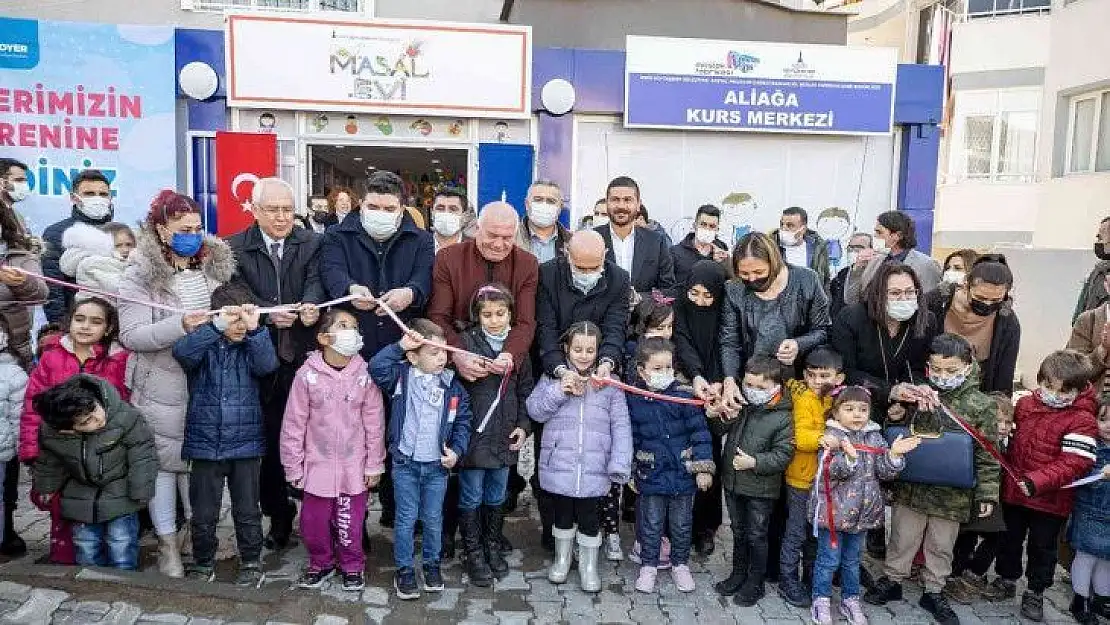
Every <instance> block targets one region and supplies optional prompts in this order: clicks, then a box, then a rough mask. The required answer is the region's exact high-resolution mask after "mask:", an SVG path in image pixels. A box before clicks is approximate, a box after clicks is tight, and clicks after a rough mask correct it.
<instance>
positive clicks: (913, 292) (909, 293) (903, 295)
mask: <svg viewBox="0 0 1110 625" xmlns="http://www.w3.org/2000/svg"><path fill="white" fill-rule="evenodd" d="M886 296H887V298H888V299H917V289H903V290H901V291H899V290H889V291H887V292H886Z"/></svg>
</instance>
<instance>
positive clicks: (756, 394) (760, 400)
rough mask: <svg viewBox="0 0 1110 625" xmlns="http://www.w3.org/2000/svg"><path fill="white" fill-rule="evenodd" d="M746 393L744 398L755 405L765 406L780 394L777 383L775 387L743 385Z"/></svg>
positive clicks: (742, 389) (742, 390) (743, 390)
mask: <svg viewBox="0 0 1110 625" xmlns="http://www.w3.org/2000/svg"><path fill="white" fill-rule="evenodd" d="M740 390H741V392H743V393H744V399H746V400H748V403H749V404H751V405H753V406H763V405H765V404H767V403H769V402H770V401H771V400H772V399H774V398H775V395H778V394H779V386H778V385H777V384H776V385H775V387H774V388H767V389H763V388H755V387H752V386H748V385H746V384H745V385H743V387H742V388H741V389H740Z"/></svg>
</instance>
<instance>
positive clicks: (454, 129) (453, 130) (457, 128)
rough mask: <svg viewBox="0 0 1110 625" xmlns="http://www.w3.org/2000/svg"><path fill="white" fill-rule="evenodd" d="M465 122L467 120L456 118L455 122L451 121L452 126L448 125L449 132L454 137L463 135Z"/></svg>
mask: <svg viewBox="0 0 1110 625" xmlns="http://www.w3.org/2000/svg"><path fill="white" fill-rule="evenodd" d="M465 123H466V122H464V121H463V120H461V119H456V120H455V121H454V122H452V123H451V125H450V126H448V127H447V134H449V135H451V136H452V137H457V136H459V135H461V134H462V131H463V125H464V124H465Z"/></svg>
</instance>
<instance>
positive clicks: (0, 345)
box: [0, 332, 8, 352]
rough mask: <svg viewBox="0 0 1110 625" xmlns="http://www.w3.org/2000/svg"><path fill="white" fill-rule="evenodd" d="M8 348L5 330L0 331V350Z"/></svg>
mask: <svg viewBox="0 0 1110 625" xmlns="http://www.w3.org/2000/svg"><path fill="white" fill-rule="evenodd" d="M6 349H8V335H7V333H5V332H0V352H2V351H5V350H6Z"/></svg>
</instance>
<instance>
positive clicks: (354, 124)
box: [343, 115, 358, 135]
mask: <svg viewBox="0 0 1110 625" xmlns="http://www.w3.org/2000/svg"><path fill="white" fill-rule="evenodd" d="M343 129H344V130H346V131H347V134H349V135H357V134H358V118H357V117H355V116H354V115H348V116H347V125H346V126H344V127H343Z"/></svg>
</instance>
